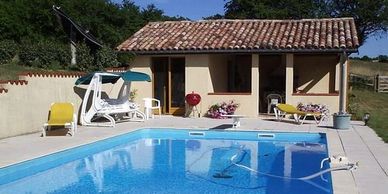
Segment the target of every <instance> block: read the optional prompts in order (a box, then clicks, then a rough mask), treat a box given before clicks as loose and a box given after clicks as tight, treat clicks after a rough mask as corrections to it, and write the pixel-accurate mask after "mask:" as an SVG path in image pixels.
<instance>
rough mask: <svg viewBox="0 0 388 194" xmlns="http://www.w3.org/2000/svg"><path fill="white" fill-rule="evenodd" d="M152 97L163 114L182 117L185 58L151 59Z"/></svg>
mask: <svg viewBox="0 0 388 194" xmlns="http://www.w3.org/2000/svg"><path fill="white" fill-rule="evenodd" d="M152 71H153V96H154V98H156V99H159V100H160V103H161V107H162V112H163V113H165V114H174V115H183V114H184V109H185V58H175V57H174V58H169V57H155V58H152Z"/></svg>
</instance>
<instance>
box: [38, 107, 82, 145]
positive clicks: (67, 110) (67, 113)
mask: <svg viewBox="0 0 388 194" xmlns="http://www.w3.org/2000/svg"><path fill="white" fill-rule="evenodd" d="M52 126H64V127H65V128H69V129H70V130H69V133H70V135H71V136H74V134H75V131H76V130H77V116H76V115H75V114H74V105H73V104H72V103H66V102H63V103H52V104H51V108H50V113H49V119H48V121H47V123H45V124H44V125H43V129H42V130H43V137H45V136H46V130H47V129H48V130H50V128H51V127H52Z"/></svg>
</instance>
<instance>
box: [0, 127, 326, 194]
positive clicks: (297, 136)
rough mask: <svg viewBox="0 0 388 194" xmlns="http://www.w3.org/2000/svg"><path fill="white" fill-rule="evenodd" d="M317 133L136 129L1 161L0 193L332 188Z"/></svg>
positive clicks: (320, 136) (321, 139) (323, 143)
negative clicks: (13, 161) (11, 162)
mask: <svg viewBox="0 0 388 194" xmlns="http://www.w3.org/2000/svg"><path fill="white" fill-rule="evenodd" d="M327 156H328V154H327V142H326V136H325V134H320V133H275V132H274V133H272V132H266V133H264V132H235V131H233V132H226V131H221V132H220V131H202V130H185V129H140V130H137V131H134V132H131V133H128V134H124V135H120V136H117V137H113V138H109V139H106V140H102V141H98V142H95V143H92V144H88V145H85V146H80V147H77V148H73V149H69V150H66V151H62V152H59V153H55V154H51V155H48V156H44V157H41V158H38V159H34V160H30V161H26V162H23V163H19V164H16V165H12V166H9V167H5V168H1V169H0V193H99V192H100V193H289V194H293V193H295V194H296V193H311V194H312V193H317V194H319V193H332V184H331V175H330V173H325V174H323V175H322V176H315V177H312V178H308V179H303V180H301V177H306V176H309V175H311V174H314V173H316V172H319V171H321V170H323V169H327V168H328V167H329V166H328V164H327V163H325V164H324V166H323V169H321V167H320V164H321V161H322V159H324V158H326V157H327Z"/></svg>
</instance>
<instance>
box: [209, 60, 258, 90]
mask: <svg viewBox="0 0 388 194" xmlns="http://www.w3.org/2000/svg"><path fill="white" fill-rule="evenodd" d="M209 70H210V75H211V79H212V85H213V92H214V93H250V92H251V82H252V74H251V73H252V60H251V55H212V56H211V57H210V64H209Z"/></svg>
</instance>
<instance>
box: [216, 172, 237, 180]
mask: <svg viewBox="0 0 388 194" xmlns="http://www.w3.org/2000/svg"><path fill="white" fill-rule="evenodd" d="M213 177H214V178H217V179H230V178H232V177H233V176H231V175H227V174H225V173H215V174H213Z"/></svg>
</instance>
